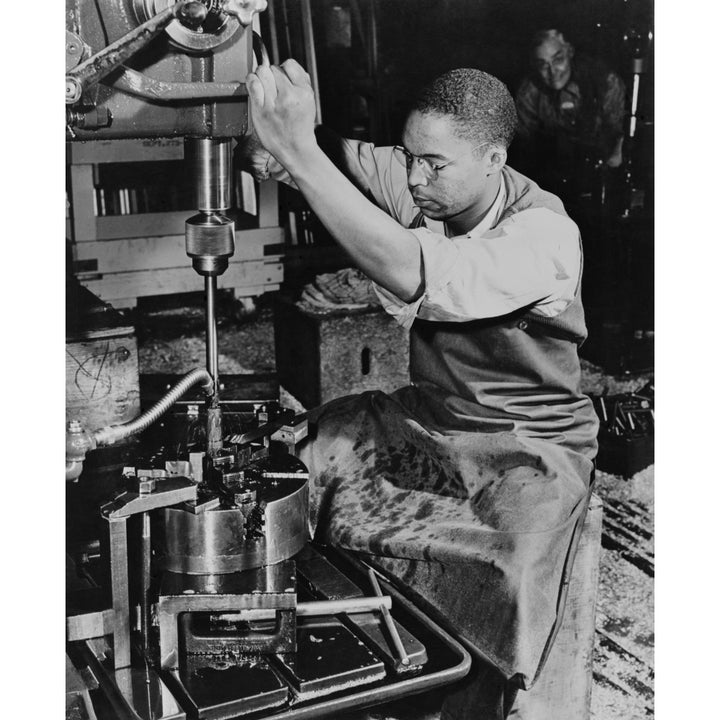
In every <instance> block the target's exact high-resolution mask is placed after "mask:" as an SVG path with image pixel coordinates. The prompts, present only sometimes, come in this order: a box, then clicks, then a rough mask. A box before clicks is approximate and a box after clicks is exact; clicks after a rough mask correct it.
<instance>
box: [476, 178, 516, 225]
mask: <svg viewBox="0 0 720 720" xmlns="http://www.w3.org/2000/svg"><path fill="white" fill-rule="evenodd" d="M506 197H507V190H506V189H505V177H504V175H502V174H501V175H500V188H499V189H498V194H497V196H496V197H495V200H493V204H492V205H491V206H490V209H489V210H488V211H487V212H486V213H485V217H484V218H483V219H482V220H481V221H480V222H479V223H478V224H477V225H476V226H475V227H474V228H473V229H472V230H470V232H469V233H468V237H469V236H471V235H484V234H485V233H486V232H487V231H488V230H492V228H494V227H495V226H496V225H497V224H498V222H499V220H500V216H501V215H502V213H503V210H504V209H505V198H506Z"/></svg>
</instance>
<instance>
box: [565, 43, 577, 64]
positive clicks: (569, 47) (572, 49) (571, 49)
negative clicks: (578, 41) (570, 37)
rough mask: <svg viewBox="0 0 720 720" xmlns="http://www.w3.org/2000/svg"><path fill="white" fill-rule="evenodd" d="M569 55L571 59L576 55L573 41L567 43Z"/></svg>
mask: <svg viewBox="0 0 720 720" xmlns="http://www.w3.org/2000/svg"><path fill="white" fill-rule="evenodd" d="M567 56H568V58H569V59H570V60H572V59H573V58H574V57H575V48H574V47H573V45H572V43H568V44H567Z"/></svg>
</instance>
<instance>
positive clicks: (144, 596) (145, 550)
mask: <svg viewBox="0 0 720 720" xmlns="http://www.w3.org/2000/svg"><path fill="white" fill-rule="evenodd" d="M150 552H151V551H150V513H148V512H144V513H143V514H142V586H141V588H140V632H141V633H142V643H143V650H144V651H145V654H146V655H147V652H148V649H149V647H150V630H149V628H150V597H149V593H150Z"/></svg>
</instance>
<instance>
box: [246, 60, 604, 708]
mask: <svg viewBox="0 0 720 720" xmlns="http://www.w3.org/2000/svg"><path fill="white" fill-rule="evenodd" d="M247 86H248V92H249V96H250V100H251V112H252V121H253V123H254V128H255V133H256V138H255V143H253V142H249V143H245V146H244V148H243V153H244V156H245V164H246V167H248V168H250V169H253V171H254V172H255V175H256V177H258V178H260V179H262V178H264V177H268V176H270V175H272V176H273V177H275V178H278V179H283V180H286V181H288V182H291V183H293V184H294V185H295V186H296V187H297V188H298V189H299V190H300V191H301V192H302V193H303V195H304V196H305V198H306V199H307V201H308V203H309V204H310V206H311V207H312V209H313V210H314V212H315V213H316V214H317V216H318V217H319V219H320V220H321V221H322V223H323V224H324V225H325V227H326V228H327V229H328V230H329V231H330V232H331V233H332V234H333V236H334V237H335V239H336V240H337V242H338V243H339V244H340V245H342V247H344V248H345V249H346V250H347V252H348V253H349V254H350V255H351V257H352V258H353V260H354V261H355V263H356V264H357V266H358V267H359V268H360V269H361V270H363V271H364V272H365V273H366V274H367V275H368V276H369V277H370V278H371V280H372V281H373V282H374V285H375V289H376V292H377V294H378V296H379V298H380V300H381V302H382V304H383V305H384V307H385V309H386V310H387V312H389V313H390V314H391V315H393V316H394V317H395V318H396V319H397V321H398V322H399V323H400V324H401V325H403V326H404V327H406V328H409V329H410V336H411V355H410V372H411V378H412V385H410V386H408V387H405V388H402V389H400V390H398V391H396V392H394V393H392V394H390V395H387V394H384V393H382V392H371V393H364V394H363V395H360V396H353V397H346V398H341V399H339V400H335V401H333V402H331V403H329V404H327V405H325V406H323V407H321V408H319V409H317V410H316V411H314V412H312V413H311V419H312V420H314V421H315V422H316V423H317V436H316V437H315V439H314V440H312V441H311V442H310V443H308V444H307V446H306V447H305V448H304V450H303V454H302V459H303V460H304V462H305V463H306V464H307V465H308V467H309V469H310V476H311V478H312V479H313V483H314V484H313V489H312V494H313V498H312V505H313V513H314V515H313V522H314V524H315V526H316V527H315V536H316V538H317V539H319V540H321V541H325V542H328V543H332V544H336V545H340V546H342V547H344V548H347V549H350V550H353V551H357V552H361V553H368V554H370V555H372V556H374V557H373V560H374V561H375V562H376V563H378V564H380V565H381V566H382V567H383V568H384V569H385V570H386V571H387V572H388V573H390V574H391V575H393V576H394V577H395V578H397V579H399V580H400V582H401V583H402V584H403V585H405V586H407V587H409V588H411V589H412V590H413V591H414V592H415V593H417V594H418V595H419V596H420V597H421V598H422V599H424V600H425V601H426V602H427V603H428V604H430V605H432V606H434V607H435V608H436V609H437V610H439V611H440V612H441V613H442V614H443V615H444V616H445V617H446V618H447V619H448V620H449V621H450V622H452V624H453V625H454V626H455V628H456V629H457V630H458V631H459V632H460V633H461V634H462V635H463V636H464V637H465V638H466V639H467V640H468V641H469V642H470V643H472V644H473V645H474V646H475V648H476V649H477V651H478V653H479V654H480V655H481V656H482V657H484V658H485V659H486V660H487V662H485V663H480V662H478V663H476V664H475V667H474V672H471V674H470V676H469V677H468V679H467V680H466V681H464V682H463V683H462V684H461V685H460V686H459V687H457V688H456V689H454V690H453V691H451V692H450V693H449V694H448V696H447V698H446V699H445V701H444V704H443V718H456V719H460V718H468V719H469V718H473V720H480V719H481V718H482V719H485V718H503V717H506V716H507V714H508V712H509V711H510V709H511V707H512V704H513V701H514V698H515V695H516V692H517V690H518V688H528V687H529V686H530V685H531V684H532V682H533V680H534V678H535V675H536V673H537V671H538V668H540V667H541V666H542V662H543V657H544V654H545V653H546V651H547V648H548V647H549V645H550V644H551V643H548V639H549V638H550V637H551V635H552V632H553V627H554V625H555V623H556V622H557V621H558V617H557V607H558V606H559V603H558V598H559V597H560V595H561V593H562V586H563V577H565V576H566V572H567V568H565V570H564V569H563V568H564V563H565V560H566V557H567V555H568V549H569V548H570V547H571V546H572V544H573V541H574V539H576V536H577V533H578V530H579V528H580V526H581V524H582V517H583V513H584V510H585V508H586V505H587V500H588V497H589V488H590V486H591V476H592V467H593V457H594V455H595V452H596V439H595V438H596V432H597V420H596V417H595V415H594V413H593V410H592V405H591V403H590V401H589V399H588V398H587V397H585V396H584V395H583V394H582V393H581V392H580V390H579V380H580V367H579V361H578V356H577V347H578V345H579V344H580V343H581V342H582V341H583V340H584V338H585V336H586V329H585V322H584V316H583V308H582V303H581V300H580V276H581V272H582V250H581V244H580V237H579V233H578V229H577V226H576V225H575V223H574V222H573V221H572V220H571V219H570V218H569V217H567V215H566V214H565V211H564V209H563V206H562V203H561V202H560V201H559V200H558V198H557V197H555V196H554V195H551V194H550V193H547V192H545V191H543V190H542V189H541V188H540V187H538V185H536V184H535V183H534V182H532V181H531V180H529V179H528V178H526V177H524V176H522V175H520V174H518V173H517V172H515V171H514V170H512V169H511V168H509V167H507V166H506V164H505V161H506V155H507V148H508V146H509V144H510V142H511V140H512V137H513V133H514V132H515V127H516V123H517V116H516V112H515V106H514V103H513V99H512V97H511V96H510V94H509V92H508V90H507V88H506V87H505V86H504V85H503V84H502V83H501V82H500V81H499V80H497V79H496V78H494V77H492V76H491V75H488V74H487V73H485V72H482V71H480V70H476V69H458V70H452V71H450V72H447V73H445V74H444V75H442V76H441V77H439V78H438V79H436V80H435V81H434V82H432V83H431V84H430V85H429V86H428V87H427V88H426V89H425V90H424V91H423V92H422V93H421V94H420V96H419V97H418V98H417V100H416V101H415V103H414V105H413V106H412V110H411V111H410V113H409V115H408V117H407V120H406V123H405V127H404V131H403V134H402V145H401V146H396V147H394V148H390V147H375V146H373V145H371V144H367V143H362V142H358V141H353V140H341V139H339V138H334V137H333V136H332V135H330V134H329V133H328V132H327V131H326V130H325V129H324V128H315V122H314V118H315V100H314V95H313V90H312V88H311V85H310V81H309V77H308V75H307V73H306V72H305V71H304V70H303V69H302V68H301V67H300V66H299V65H298V64H297V63H296V62H295V61H293V60H288V61H287V62H285V63H283V64H282V66H280V67H274V66H272V67H271V66H270V65H268V64H265V63H264V64H262V65H261V66H259V67H258V68H257V70H256V71H255V72H254V73H250V74H249V75H248V78H247ZM258 140H259V143H261V144H262V148H260V147H259V146H258V144H257V141H258ZM331 158H332V159H331Z"/></svg>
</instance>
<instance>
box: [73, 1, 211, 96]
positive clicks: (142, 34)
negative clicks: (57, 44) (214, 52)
mask: <svg viewBox="0 0 720 720" xmlns="http://www.w3.org/2000/svg"><path fill="white" fill-rule="evenodd" d="M206 17H207V8H206V7H205V5H204V4H203V3H202V2H200V1H199V0H179V2H177V3H175V4H174V5H173V6H172V7H169V8H166V9H165V10H162V11H161V12H159V13H158V14H157V15H154V16H153V17H151V18H150V19H149V20H148V21H147V22H144V23H142V25H138V27H136V28H135V29H134V30H131V31H130V32H129V33H128V34H127V35H124V36H123V37H121V38H120V39H119V40H116V41H115V42H113V43H110V45H108V46H107V47H106V48H103V49H102V50H100V52H98V53H96V54H95V55H93V56H91V57H89V58H88V59H87V60H84V61H83V62H81V63H80V64H79V65H77V67H74V68H73V69H72V70H70V71H69V72H68V73H67V74H66V76H65V103H66V104H67V105H74V104H75V103H77V102H79V101H80V98H81V97H82V94H83V92H84V91H85V90H86V89H87V88H88V87H90V86H91V85H94V84H95V83H97V82H99V81H100V80H102V79H103V78H104V77H105V76H106V75H108V74H109V73H111V72H112V71H113V70H115V69H117V68H118V67H120V66H121V65H122V64H123V63H124V62H125V61H126V60H128V59H129V58H130V57H132V56H133V55H134V54H135V53H136V52H138V50H142V48H144V47H145V46H146V45H147V44H148V43H149V42H150V41H151V40H153V39H154V38H156V37H157V36H158V35H159V34H160V33H161V32H162V31H163V30H164V29H165V28H166V27H167V26H168V25H169V24H170V23H171V22H172V21H173V20H175V19H178V20H180V21H181V22H182V23H183V24H185V25H188V26H190V27H197V26H199V25H200V24H202V22H203V20H205V18H206Z"/></svg>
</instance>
